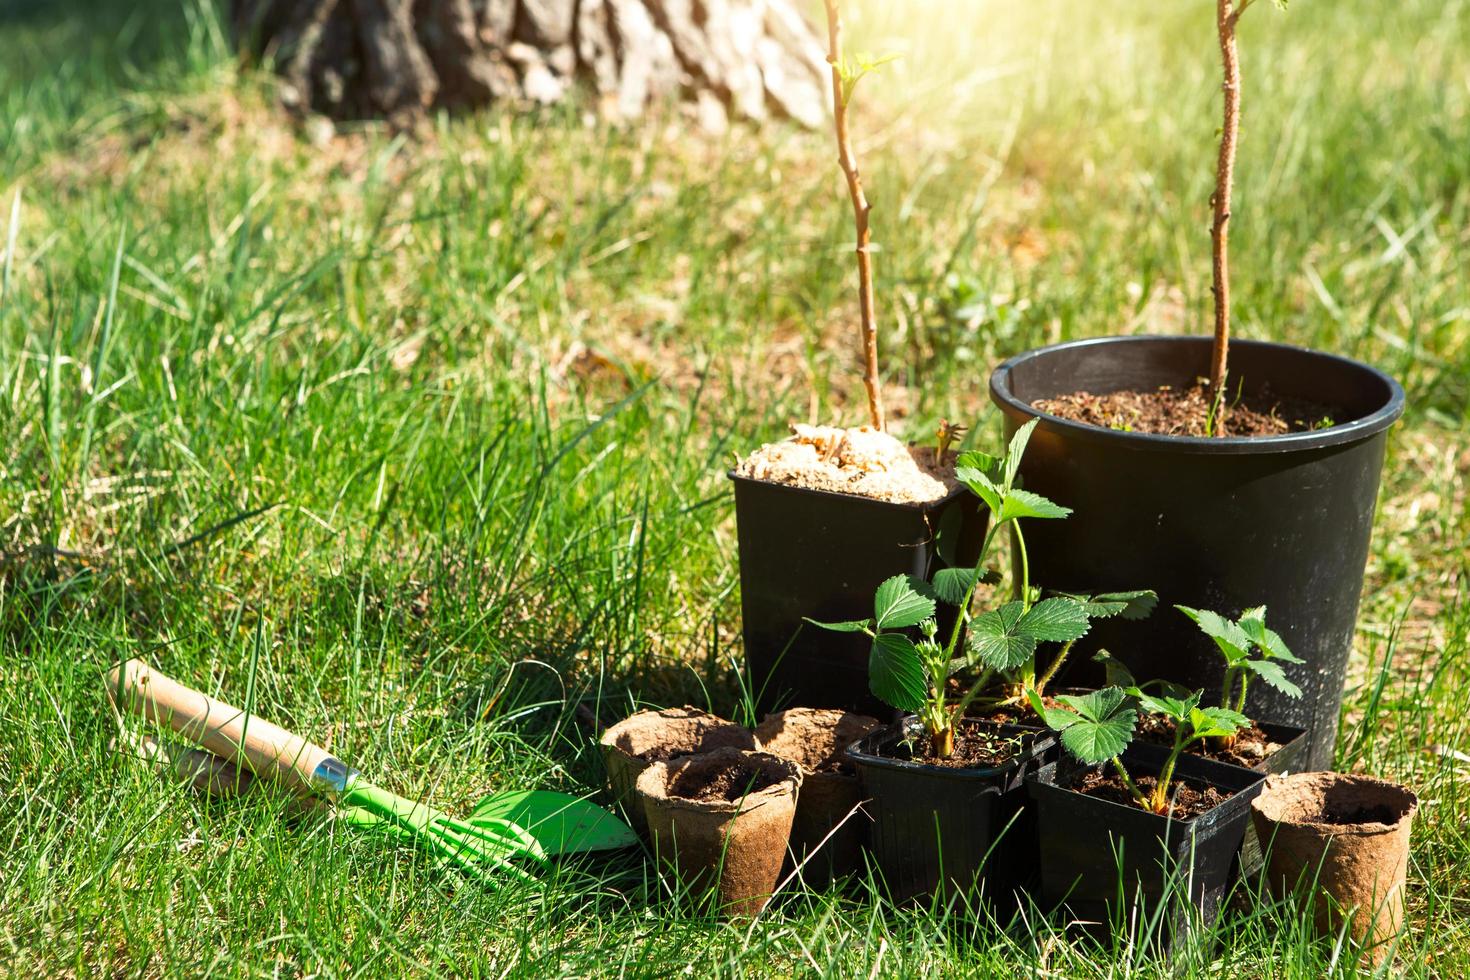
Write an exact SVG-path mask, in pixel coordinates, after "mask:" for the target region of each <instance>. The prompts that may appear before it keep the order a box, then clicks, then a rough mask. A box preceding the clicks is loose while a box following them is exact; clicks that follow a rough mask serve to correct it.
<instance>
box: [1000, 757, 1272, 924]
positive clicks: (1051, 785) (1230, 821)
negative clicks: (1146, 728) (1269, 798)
mask: <svg viewBox="0 0 1470 980" xmlns="http://www.w3.org/2000/svg"><path fill="white" fill-rule="evenodd" d="M1124 764H1125V765H1127V767H1128V769H1129V772H1130V773H1131V774H1132V775H1133V777H1134V779H1135V780H1136V781H1138V782H1139V783H1140V784H1145V783H1149V782H1150V781H1151V780H1152V779H1153V778H1154V777H1156V776H1157V774H1158V770H1159V766H1158V764H1157V763H1154V762H1150V761H1146V760H1144V759H1141V758H1138V757H1137V756H1136V755H1133V754H1131V753H1128V754H1125V755H1124ZM1175 772H1176V777H1177V780H1178V782H1180V783H1182V784H1183V789H1182V790H1181V792H1180V794H1179V796H1178V797H1177V804H1179V805H1180V809H1178V810H1176V811H1175V812H1176V814H1178V816H1176V818H1174V819H1171V818H1169V817H1163V816H1158V815H1156V814H1153V813H1150V812H1148V811H1146V810H1144V809H1143V808H1141V807H1140V806H1138V804H1137V803H1135V802H1134V801H1133V800H1132V799H1131V798H1130V797H1129V796H1128V794H1127V791H1126V790H1124V789H1123V788H1122V786H1121V784H1120V783H1119V782H1118V781H1117V780H1116V777H1113V776H1112V773H1111V770H1104V769H1102V768H1101V767H1081V768H1076V769H1073V770H1072V771H1071V772H1067V773H1061V774H1059V772H1058V766H1057V764H1056V763H1052V764H1048V765H1046V766H1043V767H1042V768H1041V769H1040V770H1039V771H1038V772H1037V773H1036V774H1035V775H1034V776H1032V777H1030V778H1029V779H1028V780H1027V782H1026V786H1027V790H1028V791H1029V792H1030V794H1031V796H1032V799H1033V800H1034V801H1035V806H1036V815H1037V823H1038V835H1039V840H1040V854H1041V897H1042V900H1043V904H1044V905H1045V906H1046V907H1049V908H1050V907H1060V906H1065V907H1066V908H1067V909H1068V910H1069V911H1070V913H1071V914H1072V915H1073V916H1074V917H1075V918H1076V919H1078V920H1079V921H1082V922H1089V923H1101V924H1103V926H1102V928H1104V929H1112V928H1115V927H1119V926H1126V925H1127V924H1128V923H1130V922H1137V923H1141V922H1149V921H1150V920H1149V919H1148V918H1146V917H1145V916H1150V915H1155V914H1159V916H1160V917H1159V919H1158V921H1159V922H1160V926H1159V928H1158V929H1157V930H1156V931H1155V932H1154V933H1153V935H1152V937H1151V940H1152V941H1153V942H1154V943H1156V944H1157V945H1158V946H1159V947H1160V948H1161V949H1164V950H1168V949H1170V948H1171V947H1172V946H1173V944H1174V943H1175V942H1176V941H1177V940H1178V939H1179V938H1180V937H1181V936H1182V934H1183V929H1184V928H1185V927H1186V924H1187V923H1189V922H1191V921H1194V920H1195V919H1198V920H1199V921H1201V922H1202V923H1203V924H1204V925H1206V926H1208V925H1209V924H1210V923H1211V922H1213V921H1214V918H1215V916H1216V914H1217V913H1218V910H1219V907H1220V901H1221V899H1222V897H1223V896H1224V894H1225V891H1226V889H1227V887H1228V886H1229V884H1230V881H1231V875H1232V871H1233V868H1234V865H1235V859H1236V855H1237V853H1238V852H1239V850H1240V846H1241V842H1242V840H1243V839H1244V836H1245V831H1246V825H1247V823H1248V822H1249V807H1250V801H1251V800H1252V799H1253V798H1254V797H1255V795H1256V794H1257V793H1259V792H1260V788H1261V785H1262V783H1263V781H1264V779H1265V777H1264V776H1262V775H1261V774H1260V773H1255V772H1251V771H1250V770H1247V769H1241V768H1240V767H1238V766H1227V765H1224V764H1221V763H1216V762H1210V761H1209V760H1206V759H1199V758H1181V759H1180V760H1179V763H1178V766H1177V768H1176V770H1175ZM1120 873H1121V881H1120ZM1120 896H1126V897H1125V898H1124V899H1123V900H1122V901H1121V902H1120V898H1119V897H1120ZM1137 904H1141V905H1142V908H1137V907H1135V906H1136V905H1137ZM1165 904H1166V907H1163V908H1161V906H1164V905H1165Z"/></svg>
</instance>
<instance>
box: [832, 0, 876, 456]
mask: <svg viewBox="0 0 1470 980" xmlns="http://www.w3.org/2000/svg"><path fill="white" fill-rule="evenodd" d="M837 3H838V0H826V5H827V49H828V50H827V63H828V64H830V65H831V66H832V118H833V121H834V123H835V125H836V129H837V163H838V165H839V166H840V167H841V168H842V174H843V176H844V177H846V178H847V193H848V196H849V197H851V198H852V213H853V220H854V223H855V224H856V226H857V266H858V305H859V311H860V313H861V316H862V326H863V386H864V387H865V388H867V390H868V417H869V419H870V420H871V421H872V423H873V428H875V429H877V430H878V431H880V432H881V431H883V428H884V418H883V391H882V388H881V387H880V386H879V380H878V322H877V317H876V315H875V313H874V309H873V307H874V303H873V256H872V252H871V251H870V250H869V248H868V243H869V240H870V237H871V236H870V234H869V231H868V212H869V211H871V210H872V206H871V205H869V204H868V199H867V197H866V196H865V195H864V194H863V181H862V177H861V176H859V174H858V166H857V159H856V158H855V157H854V156H853V152H852V140H851V139H850V138H849V137H848V134H847V94H846V93H845V92H844V91H843V84H842V15H841V14H840V13H839V12H838V9H837Z"/></svg>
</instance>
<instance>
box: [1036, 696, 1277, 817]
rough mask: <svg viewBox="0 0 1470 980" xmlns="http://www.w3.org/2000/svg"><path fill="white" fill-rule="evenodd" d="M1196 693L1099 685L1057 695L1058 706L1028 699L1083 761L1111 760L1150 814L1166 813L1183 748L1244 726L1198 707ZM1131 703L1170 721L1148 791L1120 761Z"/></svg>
mask: <svg viewBox="0 0 1470 980" xmlns="http://www.w3.org/2000/svg"><path fill="white" fill-rule="evenodd" d="M1202 693H1203V692H1200V691H1195V692H1193V693H1191V694H1189V695H1188V696H1186V697H1182V698H1180V697H1170V696H1166V695H1154V694H1149V693H1148V692H1146V691H1144V690H1143V689H1141V688H1138V687H1132V688H1128V689H1127V690H1125V689H1123V688H1121V687H1105V688H1103V689H1101V690H1098V691H1093V692H1092V693H1090V694H1086V695H1081V696H1071V695H1065V694H1064V695H1062V696H1060V697H1059V698H1057V700H1058V701H1060V702H1061V703H1062V705H1063V707H1060V708H1054V707H1048V706H1047V705H1046V704H1044V703H1043V702H1042V700H1041V697H1040V696H1039V695H1037V694H1035V693H1034V692H1033V693H1032V694H1031V695H1030V697H1031V705H1032V707H1033V708H1035V709H1036V713H1037V714H1038V715H1040V716H1041V718H1042V719H1043V720H1044V721H1045V722H1046V724H1047V727H1049V728H1051V729H1053V730H1054V731H1057V732H1059V733H1061V737H1062V747H1063V748H1065V749H1066V750H1067V751H1068V752H1070V753H1071V754H1072V755H1073V756H1075V757H1076V758H1077V759H1079V760H1080V761H1082V762H1084V763H1086V764H1087V765H1094V766H1095V765H1104V764H1111V765H1112V767H1113V771H1114V772H1116V773H1117V774H1118V778H1119V779H1121V780H1122V781H1123V785H1124V786H1126V787H1127V788H1128V792H1129V794H1130V795H1131V796H1132V797H1133V799H1134V802H1136V803H1137V804H1138V805H1139V806H1140V807H1142V808H1143V809H1145V810H1148V811H1149V812H1150V813H1157V814H1159V815H1160V816H1166V815H1168V813H1169V811H1170V809H1171V807H1170V802H1169V801H1170V797H1171V795H1172V794H1171V793H1170V792H1169V790H1170V787H1171V786H1172V785H1173V782H1174V768H1175V766H1176V765H1177V764H1178V762H1179V756H1180V755H1182V754H1183V753H1184V751H1185V749H1187V748H1188V747H1189V746H1190V745H1193V744H1194V743H1195V742H1198V741H1200V740H1201V739H1206V738H1222V737H1227V736H1231V735H1234V734H1235V733H1236V732H1237V731H1238V730H1239V729H1240V728H1242V727H1243V726H1245V725H1248V724H1249V722H1248V721H1247V720H1246V719H1245V717H1244V716H1242V715H1240V714H1239V713H1238V712H1235V711H1231V710H1230V709H1228V708H1201V707H1200V703H1199V702H1200V696H1201V694H1202ZM1135 706H1136V707H1135ZM1137 707H1141V708H1142V709H1143V710H1144V711H1147V712H1149V713H1151V714H1159V715H1163V716H1164V717H1166V718H1169V719H1171V720H1172V721H1173V722H1174V744H1173V746H1172V747H1171V748H1170V750H1169V756H1168V758H1167V759H1166V760H1165V762H1164V765H1163V766H1162V767H1160V769H1159V775H1158V778H1157V779H1156V780H1155V782H1154V785H1153V788H1152V789H1151V790H1149V791H1148V792H1145V791H1144V790H1143V789H1142V788H1141V787H1140V786H1139V785H1138V783H1137V781H1136V780H1134V778H1133V776H1132V774H1131V773H1129V772H1128V768H1127V767H1126V766H1125V765H1124V764H1123V759H1122V755H1123V752H1124V750H1125V749H1127V748H1128V746H1129V744H1130V743H1131V742H1132V741H1133V735H1134V731H1135V729H1136V727H1137V722H1138V712H1137Z"/></svg>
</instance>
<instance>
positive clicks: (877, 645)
mask: <svg viewBox="0 0 1470 980" xmlns="http://www.w3.org/2000/svg"><path fill="white" fill-rule="evenodd" d="M868 689H869V690H871V691H872V692H873V694H874V695H875V696H877V697H878V698H879V699H880V700H882V701H883V702H884V703H885V704H890V705H892V706H893V707H895V708H897V709H898V710H899V711H918V710H919V709H920V708H922V707H923V706H924V698H925V696H926V695H927V694H928V693H929V684H928V681H927V680H926V679H925V677H924V665H923V664H922V663H921V662H920V661H919V652H918V651H917V650H916V649H914V643H913V641H912V640H910V639H909V638H908V637H907V636H904V635H903V634H902V633H879V634H878V635H877V636H875V637H873V647H872V649H871V650H870V651H869V652H868Z"/></svg>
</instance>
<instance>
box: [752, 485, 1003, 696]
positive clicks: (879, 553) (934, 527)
mask: <svg viewBox="0 0 1470 980" xmlns="http://www.w3.org/2000/svg"><path fill="white" fill-rule="evenodd" d="M730 479H731V480H732V481H734V484H735V525H736V533H737V536H738V540H739V546H740V607H741V617H742V623H743V629H744V635H745V661H746V664H747V665H748V667H749V669H750V674H751V682H752V689H753V691H754V692H755V694H756V699H757V707H758V710H760V711H776V710H780V709H781V708H785V707H789V706H791V705H801V706H802V707H808V708H844V709H846V710H849V711H863V712H866V713H868V714H878V713H879V712H882V714H879V715H878V716H879V717H891V715H890V714H889V709H887V708H886V707H884V706H883V705H882V704H880V703H879V702H878V700H877V699H876V698H874V697H873V695H872V694H871V693H870V692H869V690H868V650H869V647H870V645H871V641H870V640H869V638H868V637H867V635H865V634H863V633H835V632H831V631H829V630H824V629H821V628H819V627H816V626H812V625H810V624H808V623H804V622H803V621H802V617H804V616H810V617H811V618H812V619H816V620H821V621H823V622H839V621H843V620H851V619H865V618H867V617H869V616H872V615H873V593H874V592H875V591H876V590H877V588H878V586H879V584H880V583H882V582H883V580H884V579H887V578H891V577H892V576H894V575H900V574H909V575H916V576H918V577H920V578H923V579H925V580H927V579H928V578H929V577H930V576H931V575H933V573H934V572H935V571H937V570H938V569H940V568H944V567H946V566H949V565H954V564H957V563H959V564H967V565H973V564H974V563H975V561H976V559H977V558H978V556H979V551H980V545H981V543H982V541H983V539H984V536H985V522H986V519H985V516H984V515H983V513H982V511H981V510H980V506H979V504H980V502H979V500H978V499H977V498H976V497H975V496H974V495H973V494H971V493H970V492H969V491H968V490H966V489H965V488H964V487H960V488H957V489H956V490H954V491H953V492H951V493H950V494H949V495H948V496H946V497H944V498H942V499H940V500H936V501H933V502H931V503H925V504H895V503H889V502H887V501H883V500H873V499H870V498H867V497H854V496H850V495H848V494H840V493H828V492H826V491H823V490H807V489H805V488H803V487H792V486H785V485H783V484H778V483H767V482H765V481H763V480H753V479H750V478H748V477H743V476H738V475H736V474H734V473H731V474H730ZM953 616H954V612H953V610H952V609H949V608H948V607H945V606H941V607H940V626H941V630H947V629H948V628H949V626H950V625H951V624H952V623H953V622H954V620H953V618H952V617H953ZM946 620H947V621H946ZM942 635H943V634H942Z"/></svg>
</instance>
